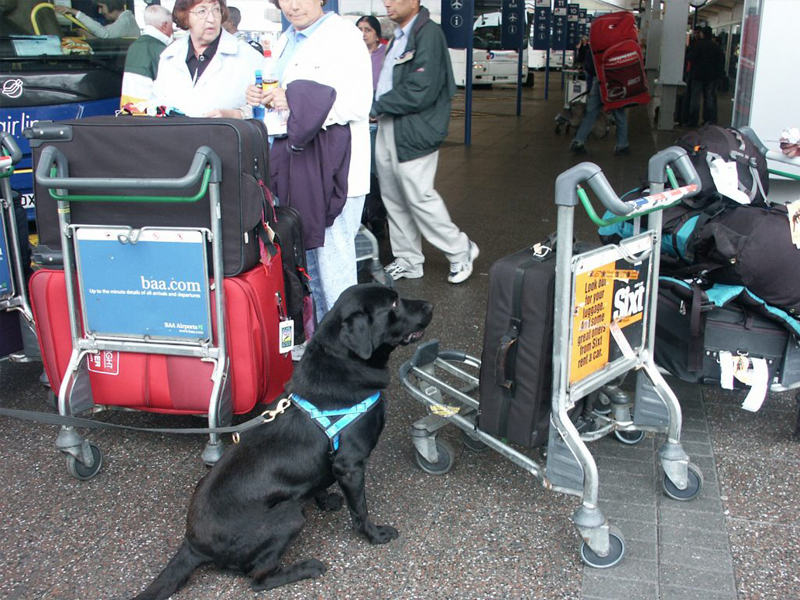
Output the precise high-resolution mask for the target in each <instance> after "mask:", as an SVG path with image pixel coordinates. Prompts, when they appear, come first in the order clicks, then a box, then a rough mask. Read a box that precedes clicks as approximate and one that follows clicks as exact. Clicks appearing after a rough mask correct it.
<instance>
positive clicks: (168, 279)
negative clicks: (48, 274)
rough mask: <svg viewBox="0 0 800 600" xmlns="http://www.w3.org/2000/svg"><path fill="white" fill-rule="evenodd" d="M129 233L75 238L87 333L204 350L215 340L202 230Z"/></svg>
mask: <svg viewBox="0 0 800 600" xmlns="http://www.w3.org/2000/svg"><path fill="white" fill-rule="evenodd" d="M130 233H131V232H130V230H129V229H128V228H125V227H110V228H90V227H81V228H78V229H76V232H75V245H76V256H77V259H78V260H77V262H78V284H79V287H80V292H81V302H82V305H83V317H84V327H85V329H86V333H87V334H94V335H98V336H108V337H132V338H137V339H142V338H144V337H145V336H148V337H150V338H155V339H164V340H177V341H186V342H195V343H200V342H204V341H207V340H209V339H210V338H211V314H210V304H209V282H208V270H207V263H206V243H205V237H204V235H203V233H202V232H201V231H192V230H167V229H143V230H141V231H140V232H138V233H139V235H138V238H137V239H136V242H135V243H130V242H127V243H123V242H122V241H120V239H121V236H128V235H130Z"/></svg>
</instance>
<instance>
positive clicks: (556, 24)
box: [552, 0, 567, 50]
mask: <svg viewBox="0 0 800 600" xmlns="http://www.w3.org/2000/svg"><path fill="white" fill-rule="evenodd" d="M552 41H553V44H552V47H553V50H566V49H567V0H554V4H553V39H552Z"/></svg>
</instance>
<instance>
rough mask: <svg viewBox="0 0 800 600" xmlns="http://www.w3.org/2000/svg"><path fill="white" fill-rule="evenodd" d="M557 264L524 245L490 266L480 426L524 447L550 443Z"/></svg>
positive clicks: (482, 361) (482, 368)
mask: <svg viewBox="0 0 800 600" xmlns="http://www.w3.org/2000/svg"><path fill="white" fill-rule="evenodd" d="M555 264H556V260H555V253H554V252H549V253H547V254H546V255H545V256H538V255H536V254H534V252H533V250H532V249H531V248H526V249H525V250H521V251H519V252H517V253H515V254H512V255H511V256H506V257H505V258H501V259H500V260H498V261H497V262H496V263H494V264H493V265H492V268H491V269H490V270H489V302H488V306H487V308H486V326H485V329H484V337H483V354H482V357H481V370H480V412H479V415H478V427H479V428H480V429H481V430H482V431H485V432H486V433H490V434H492V435H494V436H497V437H499V438H501V439H503V438H504V439H506V440H507V441H509V442H511V443H514V444H519V445H520V446H524V447H526V448H535V447H537V446H541V445H542V444H544V443H546V442H547V432H548V428H549V422H550V407H551V397H550V396H551V389H552V371H553V302H554V298H555Z"/></svg>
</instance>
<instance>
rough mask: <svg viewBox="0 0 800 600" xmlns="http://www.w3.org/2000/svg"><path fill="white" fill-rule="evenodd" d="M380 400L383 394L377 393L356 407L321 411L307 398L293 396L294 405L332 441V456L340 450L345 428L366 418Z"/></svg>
mask: <svg viewBox="0 0 800 600" xmlns="http://www.w3.org/2000/svg"><path fill="white" fill-rule="evenodd" d="M380 398H381V393H380V392H375V393H374V394H373V395H372V396H370V397H369V398H367V399H366V400H364V401H363V402H359V403H358V404H356V405H355V406H351V407H349V408H340V409H337V410H319V409H318V408H317V407H316V406H314V405H313V404H311V402H309V401H308V400H306V399H305V398H301V397H300V396H296V395H295V394H292V395H291V399H292V403H293V404H294V405H295V406H297V407H298V408H300V409H302V410H303V411H305V412H306V413H308V416H309V417H311V420H312V421H314V423H316V424H317V425H318V426H319V427H320V428H321V429H322V431H324V432H325V435H327V436H328V438H329V439H330V441H331V454H334V453H335V452H336V451H337V450H338V449H339V435H340V434H341V433H342V431H344V428H345V427H347V426H348V425H351V424H353V423H355V422H356V421H357V420H358V419H360V418H361V417H362V416H364V415H365V414H366V413H367V412H368V411H369V409H370V408H372V407H373V406H375V405H376V404H377V403H378V400H380Z"/></svg>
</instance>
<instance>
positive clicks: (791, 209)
mask: <svg viewBox="0 0 800 600" xmlns="http://www.w3.org/2000/svg"><path fill="white" fill-rule="evenodd" d="M786 210H787V214H788V216H789V231H791V233H792V243H793V244H794V245H795V247H797V248H798V249H800V200H795V201H794V202H792V203H791V204H787V205H786Z"/></svg>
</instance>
